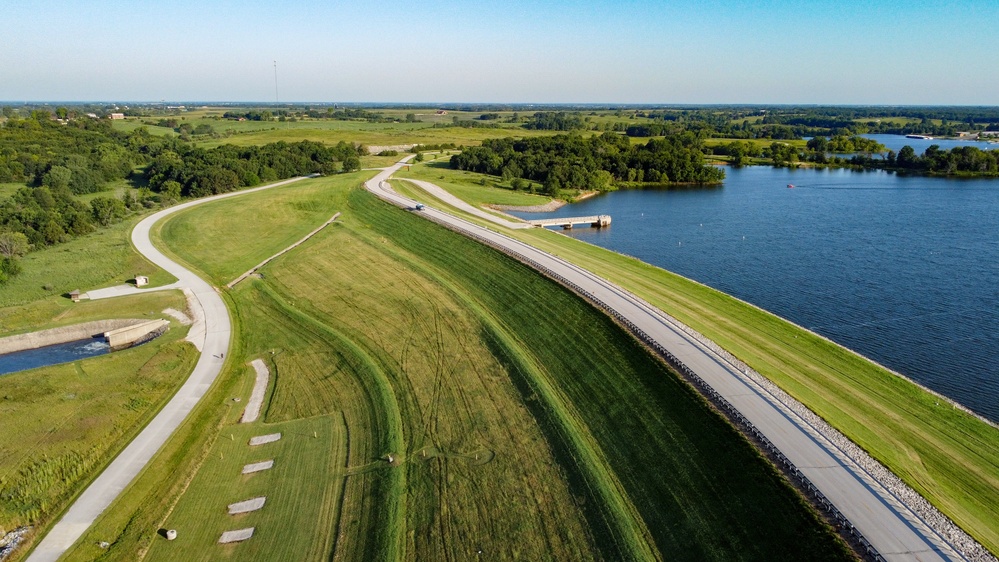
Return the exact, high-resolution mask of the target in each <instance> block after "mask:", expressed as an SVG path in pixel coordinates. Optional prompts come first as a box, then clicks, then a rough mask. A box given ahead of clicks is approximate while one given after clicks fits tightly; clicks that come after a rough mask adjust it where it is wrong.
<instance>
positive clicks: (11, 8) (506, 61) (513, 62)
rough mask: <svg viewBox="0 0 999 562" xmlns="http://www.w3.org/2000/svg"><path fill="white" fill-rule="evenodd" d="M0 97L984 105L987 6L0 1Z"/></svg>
mask: <svg viewBox="0 0 999 562" xmlns="http://www.w3.org/2000/svg"><path fill="white" fill-rule="evenodd" d="M0 21H2V22H3V26H2V28H3V32H2V33H0V100H7V101H26V100H48V101H62V100H109V101H119V100H121V101H143V100H149V101H155V100H188V101H194V100H199V101H274V99H275V91H274V66H273V61H275V60H276V61H277V70H278V77H277V81H278V97H279V98H280V100H281V101H330V102H332V101H341V102H343V101H358V102H360V101H370V102H405V101H411V102H447V101H458V102H461V101H466V102H510V103H529V102H536V103H674V104H676V103H691V104H694V103H821V104H959V105H963V104H976V105H978V104H981V105H999V33H997V32H996V29H995V28H996V26H995V24H996V22H999V0H991V1H976V0H969V1H961V2H939V1H937V2H931V1H910V2H906V3H900V2H882V1H879V0H869V1H865V2H859V1H852V0H843V1H839V2H828V1H816V2H803V1H802V2H795V1H769V2H767V1H760V2H743V1H731V2H720V1H701V2H694V1H651V0H619V1H617V2H611V1H568V0H560V1H554V2H527V1H521V0H511V1H507V2H497V1H493V2H485V1H477V0H469V1H461V2H459V1H441V2H434V1H426V2H397V1H394V0H383V1H376V2H339V1H322V2H320V1H313V2H306V1H287V2H275V1H273V0H270V1H266V2H265V1H260V0H243V1H235V0H200V1H193V0H172V1H165V0H161V1H159V2H152V1H148V0H147V1H142V0H131V1H127V2H126V1H97V0H91V1H82V0H34V1H27V0H4V2H3V3H2V5H0Z"/></svg>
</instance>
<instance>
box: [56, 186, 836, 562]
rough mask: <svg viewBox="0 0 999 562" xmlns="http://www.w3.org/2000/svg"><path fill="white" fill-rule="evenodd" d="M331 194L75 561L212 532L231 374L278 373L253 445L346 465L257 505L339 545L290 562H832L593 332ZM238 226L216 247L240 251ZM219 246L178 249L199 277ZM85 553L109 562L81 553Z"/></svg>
mask: <svg viewBox="0 0 999 562" xmlns="http://www.w3.org/2000/svg"><path fill="white" fill-rule="evenodd" d="M301 187H302V189H303V191H302V195H301V197H302V198H304V199H305V200H309V199H311V198H312V197H314V196H315V195H314V194H313V193H311V192H310V191H309V189H310V188H309V186H308V185H305V184H303V185H302V186H301ZM336 191H337V192H338V193H339V195H338V196H337V197H335V198H333V199H331V200H330V201H331V203H332V204H334V205H335V206H336V208H327V209H323V210H322V212H317V216H322V218H323V219H325V217H326V216H327V215H330V214H332V212H335V211H337V210H343V211H344V216H343V218H342V219H341V220H340V221H338V223H337V224H334V225H332V226H331V227H330V228H328V229H326V230H325V231H323V232H322V233H321V234H319V235H317V236H316V237H314V238H313V239H312V240H310V241H309V242H307V243H306V244H304V245H303V246H302V247H300V248H298V249H296V250H294V251H292V252H290V253H288V254H286V255H284V256H282V257H281V258H279V259H277V260H275V261H274V262H272V263H271V264H269V265H268V266H266V267H265V268H264V270H263V273H264V278H263V279H256V280H252V281H249V282H247V283H246V284H241V285H240V286H238V287H237V288H236V289H235V290H234V291H230V292H228V293H227V298H228V299H229V300H230V302H231V304H232V305H233V307H234V316H235V319H236V320H235V327H236V330H237V333H239V334H240V337H239V338H237V346H236V348H235V349H233V350H231V351H230V354H231V355H227V359H228V360H229V361H230V362H231V363H230V364H231V366H232V368H230V369H228V370H227V371H226V372H225V373H224V374H223V376H222V378H221V379H220V382H219V384H218V385H217V386H216V387H215V388H214V389H213V390H212V392H211V394H210V395H209V397H208V398H207V399H206V400H205V402H204V403H203V404H202V405H201V406H199V408H198V410H197V411H196V414H195V417H194V419H193V420H192V421H191V422H189V423H187V424H185V426H184V427H183V428H182V429H181V431H180V432H179V435H178V437H177V439H175V440H172V441H171V443H170V444H168V446H167V448H166V449H165V450H164V451H163V452H162V453H161V454H160V455H158V457H157V459H155V460H154V462H153V464H151V465H150V467H149V468H147V470H146V472H145V473H144V474H143V475H142V476H141V477H140V480H139V482H138V483H137V485H136V486H135V487H133V488H132V489H131V490H130V491H129V492H128V493H127V494H126V495H124V496H123V497H122V498H120V499H119V500H118V502H116V505H115V506H113V507H112V509H111V510H109V511H108V512H107V513H106V514H105V516H104V517H103V518H102V520H101V521H99V523H98V525H97V526H96V527H95V528H94V529H92V530H91V531H90V532H88V534H87V535H86V536H85V537H84V539H83V540H81V542H80V543H79V546H78V548H77V550H76V551H74V552H73V553H72V556H70V559H88V557H89V558H93V557H94V556H95V555H100V556H102V559H107V560H131V559H135V558H138V557H142V555H143V554H144V553H146V552H147V551H148V554H149V555H150V556H152V557H154V558H158V557H161V556H166V554H167V552H168V550H167V548H173V547H172V546H169V547H168V546H167V545H165V544H160V542H157V541H161V542H163V541H162V539H161V538H159V537H158V536H156V535H155V534H154V531H155V529H157V528H159V527H161V526H165V525H167V522H168V521H169V525H172V526H174V527H176V528H178V529H188V528H191V526H192V525H194V524H196V520H198V521H200V519H199V518H200V517H203V516H200V515H196V514H200V513H205V510H208V511H209V512H211V513H213V514H212V515H211V516H210V518H211V520H213V521H214V520H217V519H218V517H219V516H218V515H217V514H215V513H214V512H212V511H211V510H215V511H217V510H218V509H219V506H221V505H223V503H224V502H228V501H229V499H228V498H229V497H230V495H231V494H230V492H229V491H227V489H225V486H229V485H230V484H229V483H228V482H229V481H228V480H226V481H225V482H224V483H223V480H224V479H222V480H220V479H219V478H220V477H219V476H217V475H219V474H223V473H224V472H227V471H229V470H230V468H231V467H233V466H236V465H239V464H240V463H242V462H243V461H244V460H245V459H242V458H239V457H238V456H237V457H235V458H233V459H232V460H231V462H230V455H232V454H235V453H232V452H229V450H228V449H223V448H224V447H229V446H230V445H228V444H226V443H225V441H229V440H228V439H227V437H228V435H230V434H234V432H235V431H236V430H237V429H239V430H240V431H242V428H236V427H234V426H233V425H232V424H233V423H234V422H235V420H236V419H237V418H238V412H237V411H236V410H238V409H241V408H238V407H235V408H234V406H233V405H234V404H235V403H234V402H233V401H232V400H231V398H232V397H234V396H243V397H245V396H246V395H247V394H248V392H249V378H250V377H249V374H248V370H247V369H246V368H245V367H242V364H243V363H244V362H245V361H248V360H249V359H251V358H252V357H257V356H264V357H269V358H270V362H271V365H272V367H273V369H274V371H273V373H274V383H273V388H272V391H271V395H270V398H269V400H268V405H267V410H266V415H265V421H264V422H257V423H256V424H253V425H254V426H260V430H261V431H260V432H261V433H262V432H264V431H265V430H266V431H269V428H270V427H278V426H280V427H286V425H285V424H299V423H301V424H307V423H312V422H314V421H315V420H327V419H328V420H336V419H338V418H339V419H342V420H343V427H344V430H345V431H344V436H345V437H344V443H345V446H346V450H345V451H342V450H341V452H340V453H336V452H334V453H332V454H334V455H340V454H342V455H343V456H342V458H343V459H345V462H344V464H343V468H342V469H338V468H336V467H337V466H339V461H336V462H331V463H330V465H329V468H328V469H327V470H326V471H323V470H319V471H318V472H317V471H311V472H309V473H308V474H306V473H287V474H283V475H281V476H280V477H279V478H275V479H274V480H272V481H270V482H272V483H271V484H268V486H269V487H270V489H274V490H277V489H279V488H280V489H284V488H285V487H288V488H290V489H302V490H313V491H316V493H319V491H321V493H322V494H325V495H324V498H325V499H323V500H322V502H318V501H317V502H314V503H313V504H312V505H320V504H321V505H322V506H323V507H321V509H320V511H321V512H322V514H321V516H320V518H319V520H318V521H319V522H318V523H317V525H319V526H320V528H319V529H316V528H315V526H311V527H307V528H298V532H299V533H302V534H308V535H312V534H316V535H324V534H325V533H330V534H331V535H330V536H333V537H335V538H334V539H333V541H332V551H331V552H326V553H323V554H322V555H321V556H319V552H318V551H316V550H310V549H311V548H312V547H311V546H308V547H307V546H305V545H306V544H307V543H308V544H311V545H317V544H329V543H328V541H327V539H322V540H319V539H316V540H315V541H313V542H309V541H308V540H305V539H301V541H300V542H297V543H295V544H296V545H298V546H295V547H294V548H295V550H294V551H293V550H290V549H289V550H288V551H287V553H283V554H281V555H280V556H282V557H287V556H298V559H315V558H324V559H325V558H327V557H329V558H332V559H334V560H358V559H372V558H376V559H455V558H470V557H472V556H475V555H476V554H477V553H478V551H479V550H482V551H483V553H484V554H487V555H491V556H495V557H500V558H523V559H532V560H533V559H560V560H561V559H573V560H576V559H591V558H600V559H657V558H671V559H672V558H681V559H725V560H728V559H744V560H746V559H768V560H770V559H788V560H790V559H801V558H810V559H813V558H815V557H816V553H818V557H819V558H826V559H843V558H845V557H848V554H847V553H846V551H845V550H844V548H843V547H842V545H841V544H840V543H839V542H838V541H837V540H836V539H835V538H834V537H833V536H832V535H831V534H829V532H828V530H827V529H825V528H824V527H823V525H822V524H821V523H819V522H818V520H817V519H816V517H815V515H814V514H813V513H812V512H811V511H810V510H809V509H808V508H807V507H806V506H805V505H804V504H803V502H802V500H801V499H800V498H799V497H798V496H797V495H796V494H795V493H794V492H793V490H791V489H790V488H789V487H788V486H787V485H786V484H785V483H784V482H783V481H782V479H781V478H780V477H779V476H778V475H777V474H776V473H775V471H774V470H773V468H772V467H771V466H770V465H769V464H768V463H767V462H766V461H765V460H764V459H762V458H761V457H760V456H759V455H758V454H757V453H756V451H755V450H754V449H753V448H752V447H751V446H750V445H749V444H748V443H747V442H745V440H743V439H742V438H741V437H740V436H739V435H738V434H737V432H735V430H734V429H732V428H731V426H729V425H728V424H727V423H726V422H724V420H722V419H721V418H719V417H718V416H717V415H715V414H714V413H713V412H712V410H711V409H710V407H708V405H707V404H706V403H705V402H704V401H703V400H702V399H700V397H699V396H698V395H697V394H696V393H694V392H693V391H692V390H691V389H690V388H689V387H687V386H686V385H685V384H683V383H681V382H679V381H678V380H677V379H676V377H674V376H673V375H672V374H671V373H670V372H669V371H668V370H667V369H666V368H665V367H664V366H663V365H662V363H660V362H659V361H656V360H655V359H654V358H652V357H651V356H650V355H649V354H648V353H647V352H646V351H645V350H644V349H643V348H641V346H639V345H638V344H637V343H636V342H635V340H634V339H633V338H631V337H630V336H629V335H628V334H626V333H625V332H623V331H622V330H621V329H620V328H618V327H617V326H616V325H615V324H613V323H612V322H611V321H610V320H608V319H607V317H606V316H604V315H602V314H600V313H599V312H597V311H595V310H594V309H592V308H591V307H590V306H589V305H587V304H586V303H584V302H582V301H580V300H579V299H578V298H576V297H575V296H574V295H572V294H570V293H568V292H567V291H565V290H563V289H562V288H560V287H558V286H557V285H554V284H553V283H551V282H549V281H547V280H545V279H543V278H541V277H539V276H537V275H536V274H534V273H533V272H531V271H530V270H528V269H527V268H525V267H523V266H521V265H520V264H518V263H516V262H513V261H511V260H509V259H508V258H506V257H504V256H502V255H500V254H498V253H496V252H494V251H492V250H489V249H488V248H484V247H482V246H480V245H478V244H476V243H474V242H471V241H469V240H466V239H464V238H462V237H460V236H457V235H455V234H453V233H450V232H448V231H445V230H442V229H440V228H439V227H436V226H434V225H432V224H429V223H427V222H425V221H423V220H421V219H418V218H417V217H414V216H412V215H410V214H407V213H404V212H402V211H399V210H397V209H394V208H392V207H389V206H386V205H385V204H383V203H381V202H379V201H377V200H375V199H374V198H373V197H372V196H370V195H369V194H367V193H365V192H361V191H359V190H354V191H351V192H349V196H348V191H347V190H346V189H342V188H338V189H337V190H336ZM266 199H267V195H266V192H265V193H261V194H254V195H248V196H246V198H245V202H244V204H245V205H247V206H248V207H250V208H255V207H259V206H262V205H263V204H264V203H262V202H264V201H266ZM291 199H293V198H289V199H288V201H287V202H286V203H288V204H290V203H291ZM214 205H216V204H212V205H210V206H209V207H211V206H214ZM224 211H225V212H229V211H231V209H225V210H224ZM283 216H284V217H285V219H284V220H285V221H286V222H284V223H283V225H284V227H285V228H288V229H303V230H305V231H308V230H310V228H309V225H308V224H307V223H308V220H306V219H305V218H303V216H302V215H299V214H297V213H293V212H285V213H283ZM247 217H248V218H247V220H246V221H244V222H243V223H233V224H232V225H231V229H230V230H228V231H227V232H224V233H221V235H223V236H235V237H239V236H241V235H243V234H244V233H246V232H251V231H252V230H253V228H254V227H253V225H252V224H244V223H252V220H251V219H250V218H249V217H250V215H247ZM198 220H199V221H209V222H210V221H212V220H213V217H212V216H211V215H210V214H206V215H203V216H201V217H200V218H199V219H198ZM275 222H276V223H280V222H281V221H280V220H277V219H275ZM313 225H314V223H313ZM189 226H190V227H191V231H200V230H201V229H200V223H199V222H197V221H194V222H190V223H189ZM164 232H166V231H164ZM179 240H180V241H181V242H182V241H183V236H181V238H180V239H179ZM170 242H171V244H173V243H176V242H177V240H170ZM230 244H231V243H230V242H229V241H227V240H224V239H219V240H217V241H216V243H215V244H206V245H202V246H199V247H197V248H196V249H192V248H191V247H185V246H183V245H181V244H178V245H175V246H173V247H174V248H175V251H177V252H178V253H180V254H181V255H182V256H183V257H184V258H185V259H186V260H187V261H189V262H192V263H193V262H202V263H211V262H212V261H213V255H214V254H216V253H217V256H218V257H219V259H220V260H221V261H224V259H223V257H224V255H225V254H226V252H228V251H230V248H229V245H230ZM272 244H273V245H274V246H280V244H279V243H277V242H272ZM277 249H280V248H277ZM258 250H259V251H260V252H264V253H266V252H270V253H273V251H272V249H271V248H266V249H265V248H259V249H258ZM275 251H276V250H275ZM195 252H199V253H198V254H195ZM244 259H245V260H246V261H247V262H252V261H254V260H253V259H251V258H249V257H246V258H244ZM233 263H236V261H235V260H233ZM229 267H232V268H235V269H238V268H237V267H235V266H229ZM240 267H242V264H240ZM213 274H216V275H218V273H217V272H216V273H213ZM220 277H221V275H220ZM272 352H273V353H272ZM265 428H267V429H265ZM307 431H308V430H307V429H306V432H307ZM232 443H235V444H236V445H239V444H240V443H241V441H240V440H238V439H237V440H234V441H232ZM287 446H289V447H290V446H292V445H290V444H289V445H287ZM330 446H331V447H333V448H334V449H336V448H338V447H340V446H339V445H336V446H334V445H330ZM220 452H221V453H222V457H223V458H218V457H216V455H217V453H220ZM388 453H392V454H393V455H394V460H395V463H394V466H391V467H390V466H389V465H388V463H387V462H386V460H385V459H386V455H387V454H388ZM282 454H284V453H282ZM317 454H318V455H319V456H321V457H323V458H324V459H329V458H330V453H329V452H328V451H327V452H318V453H317ZM336 458H337V459H339V458H341V457H336ZM323 462H326V461H323ZM199 466H200V467H201V470H200V471H197V468H198V467H199ZM223 466H228V467H229V468H223ZM275 474H277V473H275ZM168 475H171V476H170V477H168ZM334 482H335V483H336V484H332V485H331V483H334ZM214 483H220V484H219V486H220V487H218V488H216V487H214V486H215V484H214ZM338 485H339V486H340V488H339V491H338V492H336V491H334V492H330V491H329V490H330V489H334V490H335V489H337V486H338ZM185 488H186V489H187V490H188V491H187V493H184V490H185ZM199 490H204V492H199ZM232 493H233V494H234V493H235V492H232ZM275 493H276V492H275ZM303 493H305V492H303ZM337 494H338V495H337ZM223 496H225V498H223ZM334 496H335V497H336V498H338V499H334ZM238 499H244V498H242V497H238V498H234V499H233V501H235V500H238ZM294 501H300V500H293V499H292V498H288V499H280V498H279V497H278V496H277V495H275V498H274V501H273V502H272V500H271V498H270V496H269V497H268V504H267V505H266V506H265V508H264V510H262V512H261V513H260V514H258V516H259V518H260V519H259V520H260V521H261V527H260V528H259V529H258V532H259V534H258V535H257V536H255V537H254V538H253V539H251V541H248V542H247V543H244V544H243V545H239V546H236V547H234V548H231V551H232V554H231V555H230V554H228V552H229V551H226V550H220V549H218V548H214V546H212V547H207V548H209V553H217V554H218V555H219V557H228V556H233V557H237V558H238V557H239V556H238V555H239V554H240V553H243V552H246V553H249V552H250V550H248V549H250V548H253V549H256V548H263V547H262V546H261V547H257V546H251V543H252V542H256V541H258V540H259V541H260V542H266V541H271V540H275V539H276V538H277V537H278V536H279V533H281V532H284V531H277V530H276V529H274V528H273V527H269V525H268V524H267V523H266V522H267V521H277V518H279V517H290V516H291V515H290V514H291V512H292V511H294V510H295V509H296V508H295V507H294V503H293V502H294ZM310 501H311V500H310ZM288 502H292V503H288ZM209 504H211V506H209ZM213 506H214V507H213ZM310 509H311V508H310ZM265 511H269V512H271V513H264V512H265ZM282 514H284V515H282ZM226 517H227V516H226ZM226 517H221V519H222V520H226ZM247 520H249V519H247ZM234 528H235V527H234ZM268 529H270V530H268ZM216 531H218V529H217V528H213V529H212V530H211V533H209V532H208V531H205V532H204V533H203V534H204V535H205V537H204V539H202V538H198V539H196V540H199V541H201V540H208V539H210V538H211V534H213V533H215V532H216ZM197 532H198V533H201V531H197ZM199 536H200V535H199ZM216 538H217V537H216ZM98 540H107V541H109V542H111V543H112V547H111V548H110V549H108V550H107V551H103V553H102V552H99V551H95V547H94V546H93V544H94V543H95V542H96V541H98ZM179 540H180V539H179ZM296 540H298V539H296ZM310 540H311V539H310ZM243 547H247V548H246V549H244V548H243ZM178 548H179V547H178ZM213 548H214V550H213ZM192 552H193V551H192ZM254 552H255V553H256V552H257V551H254ZM313 554H315V555H317V556H315V557H314V556H313ZM198 555H199V556H202V555H203V553H201V552H200V551H199V553H198ZM274 556H278V555H276V554H275V555H274ZM260 559H271V558H270V555H269V554H268V555H264V554H260ZM274 559H281V558H274Z"/></svg>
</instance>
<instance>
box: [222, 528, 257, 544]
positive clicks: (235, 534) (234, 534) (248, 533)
mask: <svg viewBox="0 0 999 562" xmlns="http://www.w3.org/2000/svg"><path fill="white" fill-rule="evenodd" d="M253 529H255V527H248V528H246V529H236V530H235V531H226V532H224V533H222V536H221V537H219V544H228V543H231V542H240V541H245V540H246V539H248V538H250V537H252V536H253Z"/></svg>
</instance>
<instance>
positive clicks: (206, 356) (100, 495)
mask: <svg viewBox="0 0 999 562" xmlns="http://www.w3.org/2000/svg"><path fill="white" fill-rule="evenodd" d="M301 179H305V178H293V179H290V180H285V181H281V182H277V183H273V184H270V185H265V186H262V187H256V188H253V189H247V190H244V191H237V192H233V193H225V194H222V195H216V196H214V197H207V198H205V199H198V200H197V201H190V202H188V203H184V204H182V205H177V206H175V207H170V208H169V209H164V210H162V211H160V212H158V213H155V214H152V215H150V216H148V217H146V218H145V219H143V220H142V221H140V222H139V224H137V225H136V226H135V229H134V230H132V243H133V244H135V247H136V249H138V250H139V252H140V253H141V254H142V255H144V256H146V258H148V259H149V261H151V262H153V263H154V264H156V265H158V266H160V267H162V268H163V269H165V270H166V271H168V272H169V273H170V274H171V275H173V276H174V277H176V278H177V280H178V281H177V283H174V284H172V285H171V286H172V287H176V288H187V289H189V290H190V291H192V292H193V293H194V297H195V298H193V299H189V302H190V303H191V304H193V305H194V306H195V307H197V308H200V309H201V310H200V311H199V310H195V311H193V312H194V314H195V315H198V314H199V313H200V314H201V316H202V317H203V318H204V319H205V332H204V341H202V342H199V343H200V344H201V345H200V347H199V349H201V350H202V354H201V357H200V358H199V359H198V363H197V364H196V365H195V366H194V371H193V372H192V373H191V376H190V377H188V379H187V381H186V382H185V383H184V385H183V386H182V387H181V388H180V390H179V391H178V392H177V394H176V395H175V396H174V397H173V399H172V400H170V402H169V403H168V404H167V405H166V406H164V407H163V409H162V410H160V413H159V414H157V415H156V417H155V418H153V420H152V421H151V422H149V425H147V426H146V427H145V429H143V430H142V432H141V433H139V435H138V436H137V437H136V438H135V439H134V440H133V441H132V442H131V443H129V444H128V446H127V447H125V450H124V451H122V452H121V454H120V455H118V456H117V457H116V458H115V459H114V461H112V462H111V464H110V465H108V467H107V468H106V469H104V472H102V473H101V475H100V476H98V477H97V479H96V480H94V482H93V483H91V484H90V486H89V487H88V488H87V489H86V490H84V492H83V493H82V494H81V495H80V497H79V498H77V500H76V502H74V503H73V505H72V506H70V508H69V509H68V510H67V511H66V513H65V514H64V515H63V517H62V519H60V520H59V522H58V523H56V524H55V526H53V527H52V529H51V530H50V531H49V532H48V534H47V535H45V538H44V539H42V541H41V542H40V543H39V544H38V546H37V547H36V548H35V550H34V551H33V552H32V553H31V556H29V557H28V562H51V561H54V560H57V559H58V558H59V557H60V556H62V555H63V553H65V552H66V551H67V550H69V548H70V547H71V546H73V543H75V542H76V540H77V539H79V538H80V536H82V535H83V533H84V532H85V531H86V530H87V529H88V528H89V527H90V525H92V524H93V522H94V521H95V520H96V519H97V517H98V516H100V514H101V513H103V512H104V510H105V509H107V507H108V506H109V505H111V502H112V501H114V499H115V498H117V497H118V495H119V494H120V493H121V492H122V491H123V490H124V489H125V488H126V487H127V486H128V485H129V484H130V483H131V482H132V480H134V479H135V477H136V475H138V474H139V471H141V470H142V469H143V468H145V466H146V464H148V463H149V460H150V459H151V458H152V457H153V455H154V454H156V452H157V451H159V449H160V447H161V446H162V445H163V443H165V442H166V440H167V439H168V438H169V437H170V435H172V434H173V432H174V430H176V429H177V427H179V426H180V424H181V422H183V421H184V419H185V418H186V417H187V415H188V414H189V413H190V412H191V410H193V409H194V407H195V406H196V405H197V404H198V401H200V400H201V397H202V396H204V395H205V393H206V392H208V389H209V388H210V387H211V385H212V383H213V382H214V381H215V377H216V376H218V374H219V372H221V370H222V365H223V363H224V360H223V359H222V357H223V354H224V353H225V352H226V350H228V349H229V340H230V339H231V327H230V323H229V312H228V310H227V309H226V307H225V302H224V301H223V300H222V297H220V296H219V294H218V292H217V291H216V290H215V288H214V287H212V286H211V285H209V284H208V283H207V282H205V281H204V280H203V279H201V278H200V277H198V276H197V275H195V274H194V273H193V272H191V271H190V270H188V269H186V268H184V267H183V266H181V265H180V264H178V263H176V262H174V261H173V260H171V259H170V258H168V257H166V256H165V255H163V254H162V253H161V252H160V251H159V250H157V249H156V248H154V247H153V244H152V242H150V240H149V231H150V229H151V228H152V226H153V224H155V223H156V222H157V221H159V220H160V219H162V218H163V217H166V216H167V215H172V214H173V213H176V212H178V211H182V210H184V209H188V208H190V207H193V206H195V205H201V204H204V203H208V202H211V201H217V200H219V199H226V198H229V197H238V196H240V195H245V194H247V193H253V192H256V191H260V190H263V189H269V188H272V187H277V186H279V185H285V184H288V183H291V182H294V181H298V180H301ZM146 290H148V289H146ZM139 291H142V289H140V290H139ZM139 291H137V292H139ZM126 293H128V292H126ZM196 345H197V344H196Z"/></svg>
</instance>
